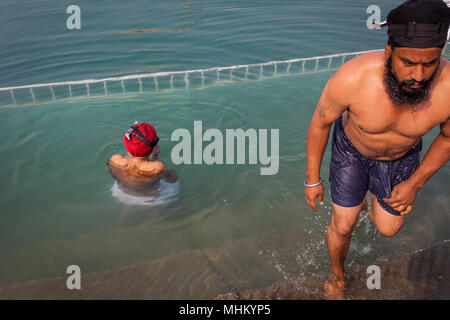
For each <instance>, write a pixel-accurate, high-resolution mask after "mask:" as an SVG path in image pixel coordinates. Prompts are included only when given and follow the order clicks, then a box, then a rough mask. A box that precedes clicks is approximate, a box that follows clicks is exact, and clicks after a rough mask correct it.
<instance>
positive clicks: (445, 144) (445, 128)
mask: <svg viewBox="0 0 450 320" xmlns="http://www.w3.org/2000/svg"><path fill="white" fill-rule="evenodd" d="M440 127H441V132H440V133H439V135H438V136H437V137H436V138H435V139H434V141H433V143H432V144H431V146H430V148H429V149H428V151H427V153H426V154H425V157H424V158H423V161H422V163H421V164H420V166H419V167H418V168H417V170H416V171H415V172H414V173H413V174H412V176H411V177H410V178H409V179H411V182H413V183H414V184H415V185H416V186H417V188H418V189H420V188H422V187H423V186H424V185H425V183H426V182H427V181H428V179H430V178H431V176H432V175H434V174H435V173H436V172H437V171H438V170H439V169H440V168H442V167H443V166H444V165H445V164H446V163H447V162H448V161H449V160H450V117H449V118H448V119H447V121H446V122H444V123H441V125H440Z"/></svg>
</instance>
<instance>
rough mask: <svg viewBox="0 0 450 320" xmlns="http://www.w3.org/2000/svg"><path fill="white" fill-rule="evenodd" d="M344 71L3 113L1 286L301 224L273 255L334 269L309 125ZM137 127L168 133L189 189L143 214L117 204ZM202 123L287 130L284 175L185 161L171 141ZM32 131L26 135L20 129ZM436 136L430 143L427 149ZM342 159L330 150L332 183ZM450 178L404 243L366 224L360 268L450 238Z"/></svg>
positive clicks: (353, 262)
mask: <svg viewBox="0 0 450 320" xmlns="http://www.w3.org/2000/svg"><path fill="white" fill-rule="evenodd" d="M331 74H332V72H324V73H319V74H312V75H305V76H287V77H280V78H273V79H266V80H263V81H255V82H236V83H228V84H225V85H222V86H216V87H211V88H208V89H204V90H187V91H184V90H180V91H173V92H171V93H164V95H161V94H158V93H154V94H141V95H117V96H113V97H110V98H108V99H106V98H102V99H86V100H84V101H79V100H72V101H71V100H68V101H62V102H55V103H50V104H44V105H39V106H28V107H19V108H3V109H1V110H0V118H1V123H0V128H1V129H0V130H1V133H2V136H4V137H5V136H8V139H6V140H5V141H3V143H2V145H1V150H0V152H1V169H0V170H1V176H2V180H1V190H2V192H1V203H2V204H3V207H2V214H1V216H0V235H1V236H0V237H1V238H0V239H1V241H0V244H1V247H0V250H1V251H0V254H1V260H2V264H1V265H0V274H1V275H2V278H1V281H2V282H3V283H5V282H14V281H21V280H25V279H39V278H48V277H54V276H61V275H62V274H63V272H64V271H65V268H66V267H67V266H68V265H70V264H77V265H80V266H81V267H82V270H83V271H84V272H91V271H97V270H102V269H110V268H114V267H117V266H122V265H128V264H134V263H137V262H141V261H147V260H151V259H155V258H159V257H164V256H166V255H168V254H170V253H174V252H177V251H179V250H183V249H195V248H215V247H221V246H224V245H225V244H226V243H227V242H228V241H229V240H232V239H245V238H258V237H260V236H264V237H267V236H269V237H274V238H277V237H280V236H282V235H283V233H285V232H292V231H293V230H294V231H295V230H298V233H302V234H303V235H302V236H301V237H300V238H298V239H297V241H299V242H298V243H297V245H293V244H292V243H289V244H286V245H288V247H290V248H291V249H290V250H285V248H283V247H278V248H273V249H274V250H276V251H277V252H278V253H279V254H281V255H282V256H283V257H282V258H280V257H278V259H281V260H283V261H284V263H285V264H286V265H289V266H290V268H294V269H295V270H298V272H299V274H302V275H308V274H309V275H310V274H316V273H323V272H326V271H327V270H328V261H327V254H326V246H325V243H324V232H325V229H326V227H327V225H328V223H329V219H330V208H331V202H330V201H331V200H330V196H329V193H328V190H329V188H328V183H327V184H326V186H327V194H326V198H325V203H326V204H325V206H324V207H322V208H321V209H320V214H319V215H314V214H313V212H312V211H311V210H310V209H309V208H308V207H307V206H306V203H305V201H304V194H303V187H302V179H303V177H304V172H305V167H306V154H305V148H306V145H305V143H306V134H307V127H308V123H309V121H310V119H311V116H312V110H313V105H314V104H315V102H316V101H317V99H318V98H319V96H320V93H321V91H322V88H323V86H324V85H325V83H326V81H327V79H328V78H329V77H330V76H331ZM280 101H283V103H281V104H280ZM256 110H257V111H256ZM136 119H138V120H140V121H147V122H150V123H152V124H154V125H155V127H156V129H157V132H158V135H159V136H160V138H161V142H160V146H161V156H160V158H161V160H162V161H163V162H165V163H166V165H167V166H169V167H170V168H172V169H174V170H175V171H176V172H177V174H178V176H179V181H180V184H181V188H180V192H179V194H178V195H177V199H176V201H174V202H172V203H169V204H167V205H162V206H157V207H142V206H129V205H125V204H122V203H120V202H119V201H118V200H117V199H116V198H114V197H113V196H112V193H111V186H112V184H113V179H112V177H111V176H110V174H109V172H108V170H107V167H106V164H105V163H106V161H107V160H108V159H109V157H110V156H111V155H112V154H114V153H117V152H119V153H124V152H125V149H124V147H123V143H122V135H123V131H124V128H126V127H127V126H128V125H129V124H130V123H132V121H134V120H136ZM195 120H202V121H203V130H206V129H207V128H217V129H219V130H221V131H222V132H224V133H225V130H226V129H229V128H242V129H248V128H256V129H263V128H268V129H274V128H277V129H279V136H280V142H279V146H280V151H279V152H280V164H279V172H278V174H276V175H273V176H262V175H260V167H261V166H260V165H259V164H258V165H249V164H246V165H211V166H208V165H193V164H191V165H188V164H181V165H178V166H176V165H174V164H173V163H172V162H171V157H170V153H171V150H172V148H173V147H174V145H175V144H176V143H177V141H170V136H171V133H172V132H173V131H174V130H175V129H177V128H185V129H188V130H189V131H191V132H193V124H194V121H195ZM18 124H20V126H21V127H23V128H26V130H18V129H17V125H18ZM434 134H436V131H434V132H433V133H432V134H430V135H428V136H427V137H426V139H425V142H426V143H425V146H426V147H428V145H429V143H430V142H431V141H432V138H433V135H434ZM206 145H207V143H206V142H204V146H206ZM329 156H330V154H329V151H328V149H327V152H326V153H325V158H324V163H323V167H322V174H323V175H324V176H325V177H327V176H328V161H329V160H328V159H329ZM247 163H248V161H247ZM448 175H449V167H448V165H447V166H446V167H444V168H443V169H442V170H441V171H440V172H439V173H438V174H437V175H436V176H435V177H433V178H432V179H431V180H430V182H429V183H428V184H427V186H426V187H425V188H424V189H423V190H422V191H421V192H420V193H419V197H418V199H417V200H416V210H415V212H414V213H412V214H411V215H410V216H409V217H408V218H407V219H406V223H405V225H404V227H403V229H402V231H401V232H400V234H399V235H398V236H397V237H396V238H394V239H389V240H387V239H383V238H382V237H380V236H379V235H378V234H377V233H376V231H375V229H374V228H373V226H371V225H369V224H368V222H367V219H365V220H363V221H362V225H361V226H360V227H359V228H358V229H357V231H356V233H355V236H354V239H353V242H352V249H351V251H350V256H349V259H348V261H347V262H348V264H349V265H350V267H351V266H355V267H356V266H357V265H359V264H364V263H366V262H367V261H371V260H374V259H376V258H379V257H383V256H385V257H388V256H390V255H392V254H394V253H396V252H398V250H399V249H401V250H404V251H411V250H414V249H418V248H421V247H423V246H426V245H428V244H431V243H434V242H436V241H439V240H443V239H446V238H448V228H447V227H446V223H447V222H448V215H447V214H446V212H448V211H446V210H447V208H448V189H446V188H447V187H448V182H447V181H446V180H448ZM430 206H431V207H432V208H433V210H430ZM418 233H420V237H417V234H418ZM292 247H293V248H294V249H292Z"/></svg>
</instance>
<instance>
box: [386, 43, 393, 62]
mask: <svg viewBox="0 0 450 320" xmlns="http://www.w3.org/2000/svg"><path fill="white" fill-rule="evenodd" d="M391 54H392V47H391V46H390V45H389V44H386V47H385V48H384V58H385V59H387V58H389V57H390V56H391Z"/></svg>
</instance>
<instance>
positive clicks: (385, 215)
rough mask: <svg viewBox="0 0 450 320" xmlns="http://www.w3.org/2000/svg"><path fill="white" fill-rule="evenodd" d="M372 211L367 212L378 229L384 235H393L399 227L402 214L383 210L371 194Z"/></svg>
mask: <svg viewBox="0 0 450 320" xmlns="http://www.w3.org/2000/svg"><path fill="white" fill-rule="evenodd" d="M371 199H372V212H370V213H369V218H370V221H372V222H373V224H374V225H375V227H376V228H377V229H378V231H379V232H380V233H381V234H382V235H384V236H386V237H393V236H395V235H396V234H397V233H398V232H399V231H400V229H401V227H402V225H403V221H404V220H405V217H404V216H395V215H393V214H390V213H389V212H387V211H386V210H384V209H383V208H382V207H381V206H380V204H379V203H378V200H377V197H376V196H375V195H373V194H371Z"/></svg>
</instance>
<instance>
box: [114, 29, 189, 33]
mask: <svg viewBox="0 0 450 320" xmlns="http://www.w3.org/2000/svg"><path fill="white" fill-rule="evenodd" d="M152 32H187V30H186V29H180V30H164V29H141V30H122V31H116V32H114V33H115V34H124V33H152Z"/></svg>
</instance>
